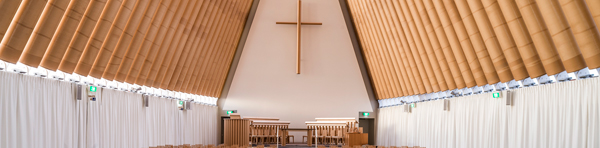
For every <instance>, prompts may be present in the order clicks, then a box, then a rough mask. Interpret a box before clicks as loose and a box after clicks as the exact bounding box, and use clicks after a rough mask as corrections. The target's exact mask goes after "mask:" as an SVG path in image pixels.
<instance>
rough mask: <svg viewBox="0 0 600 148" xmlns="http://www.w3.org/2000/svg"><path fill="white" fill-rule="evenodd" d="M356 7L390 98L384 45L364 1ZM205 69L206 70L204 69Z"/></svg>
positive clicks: (392, 91)
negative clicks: (361, 17) (383, 51)
mask: <svg viewBox="0 0 600 148" xmlns="http://www.w3.org/2000/svg"><path fill="white" fill-rule="evenodd" d="M356 4H357V7H358V8H359V9H358V10H360V12H359V13H361V14H362V16H363V21H364V23H365V26H366V28H365V29H367V30H366V31H367V33H368V34H369V36H370V38H371V41H372V42H371V43H372V45H373V48H372V51H373V53H374V55H375V56H376V57H377V58H378V60H379V65H380V72H381V75H382V79H383V88H384V89H385V90H386V92H387V93H386V95H385V97H384V99H385V98H391V97H393V96H396V95H397V91H396V90H395V89H394V87H395V86H393V83H392V81H393V80H392V79H391V78H392V76H390V75H391V74H390V71H389V69H390V68H389V65H388V62H387V58H385V56H384V55H383V53H382V49H383V48H384V47H382V46H384V45H382V42H381V41H382V40H380V38H379V36H378V35H377V34H376V31H375V26H374V25H373V23H372V20H371V19H372V16H371V15H370V14H369V12H368V9H367V8H365V7H366V6H365V3H364V2H362V1H358V2H357V3H356ZM205 71H206V70H205Z"/></svg>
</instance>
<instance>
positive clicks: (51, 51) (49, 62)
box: [40, 0, 102, 71]
mask: <svg viewBox="0 0 600 148" xmlns="http://www.w3.org/2000/svg"><path fill="white" fill-rule="evenodd" d="M88 4H90V1H89V0H74V1H71V3H69V6H68V7H67V11H66V12H65V15H64V17H62V19H61V20H60V23H59V25H58V28H57V29H56V33H55V34H54V36H53V37H52V39H51V40H50V43H49V44H48V47H47V49H46V52H45V53H44V56H43V58H42V60H41V63H40V66H41V67H44V68H46V69H49V70H54V71H55V70H57V69H58V67H59V65H60V62H61V61H62V59H63V57H64V55H65V52H66V51H67V48H68V45H69V43H70V42H71V39H72V38H73V35H74V34H75V31H76V29H77V26H79V23H80V22H81V19H82V18H83V16H82V15H81V14H84V13H85V12H86V9H87V8H88ZM100 9H102V8H100Z"/></svg>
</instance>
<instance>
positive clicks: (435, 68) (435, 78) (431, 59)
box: [406, 0, 448, 92]
mask: <svg viewBox="0 0 600 148" xmlns="http://www.w3.org/2000/svg"><path fill="white" fill-rule="evenodd" d="M406 2H407V4H408V8H409V10H410V14H411V15H412V17H413V21H414V23H415V24H416V27H417V31H418V33H419V37H420V39H421V43H422V44H423V46H424V47H425V48H420V49H421V51H423V50H424V53H426V54H425V55H426V56H424V54H421V56H422V57H423V58H422V59H423V60H424V61H423V63H424V64H425V68H426V69H425V70H426V71H427V76H428V78H429V82H430V83H431V87H432V88H433V92H439V91H441V90H443V89H441V88H440V87H441V86H440V85H444V86H445V87H444V88H445V89H446V90H447V89H448V88H447V87H448V86H447V85H446V81H444V75H443V74H442V70H441V69H440V65H439V64H438V63H437V59H436V57H435V52H434V51H433V50H434V49H433V47H432V45H431V41H430V40H429V36H428V34H427V33H428V32H427V30H426V29H425V25H424V24H423V21H422V20H421V15H420V14H419V10H417V6H416V4H415V2H414V1H413V0H408V1H406Z"/></svg>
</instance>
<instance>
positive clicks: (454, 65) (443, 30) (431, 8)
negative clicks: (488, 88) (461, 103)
mask: <svg viewBox="0 0 600 148" xmlns="http://www.w3.org/2000/svg"><path fill="white" fill-rule="evenodd" d="M424 2H425V3H424V4H425V7H426V9H427V10H428V12H429V16H430V18H431V19H430V20H431V23H432V25H433V28H434V29H435V32H436V35H437V37H438V41H439V42H440V46H441V48H442V51H443V52H444V57H446V61H447V62H448V67H449V69H450V72H452V78H453V80H454V84H455V87H454V88H455V89H457V88H464V87H466V85H465V80H464V78H463V75H462V73H461V69H460V68H459V65H458V62H457V59H456V57H455V55H454V50H456V51H458V50H460V48H461V47H460V43H459V42H458V40H457V39H456V33H455V32H454V28H453V26H452V24H451V23H448V22H450V21H449V20H448V16H447V14H446V8H444V6H443V3H442V2H441V1H436V3H435V5H434V2H432V1H429V0H426V1H424ZM436 5H437V6H436ZM442 16H444V17H445V18H444V19H446V20H445V21H446V23H447V24H443V23H442V21H441V18H442ZM450 37H452V39H453V40H452V42H451V41H450ZM460 51H461V52H462V50H460ZM461 54H462V53H461ZM462 55H463V56H464V54H462ZM467 67H468V66H467ZM471 77H472V76H471ZM449 88H453V87H449Z"/></svg>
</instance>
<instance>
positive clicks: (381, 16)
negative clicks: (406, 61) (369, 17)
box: [370, 1, 410, 97]
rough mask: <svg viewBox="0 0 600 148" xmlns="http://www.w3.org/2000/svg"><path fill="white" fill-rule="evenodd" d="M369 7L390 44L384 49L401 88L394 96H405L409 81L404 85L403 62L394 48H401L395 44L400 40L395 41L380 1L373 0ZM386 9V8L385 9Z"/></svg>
mask: <svg viewBox="0 0 600 148" xmlns="http://www.w3.org/2000/svg"><path fill="white" fill-rule="evenodd" d="M371 7H372V8H371V9H370V10H373V11H374V12H375V14H376V16H377V20H379V21H378V24H379V27H380V28H381V32H382V34H383V37H384V39H385V41H386V43H387V44H389V45H390V46H388V48H387V50H386V51H384V53H385V52H387V54H388V55H389V57H388V58H389V59H390V60H391V63H392V65H393V67H394V72H395V73H396V77H397V80H398V82H399V84H400V87H401V90H402V92H401V93H402V94H401V95H399V96H395V97H401V96H405V95H407V94H408V89H407V87H410V83H408V86H407V85H406V83H405V81H404V80H403V78H404V75H403V73H402V72H403V71H404V70H403V69H404V67H403V64H402V60H401V59H400V55H399V54H398V53H397V52H396V49H399V48H401V47H400V46H399V45H397V43H400V42H396V40H394V39H396V38H395V36H394V35H396V34H394V33H395V31H392V27H390V25H389V21H388V19H387V17H386V16H387V14H386V12H384V10H383V7H382V6H381V3H380V1H375V2H373V3H371ZM386 10H387V9H386ZM394 29H395V28H394Z"/></svg>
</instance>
